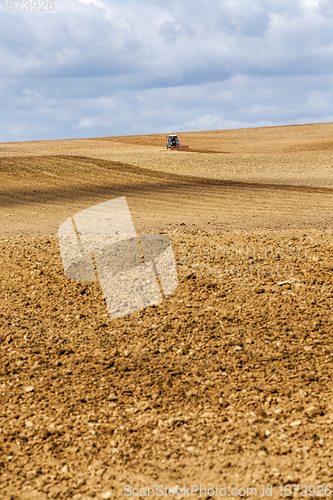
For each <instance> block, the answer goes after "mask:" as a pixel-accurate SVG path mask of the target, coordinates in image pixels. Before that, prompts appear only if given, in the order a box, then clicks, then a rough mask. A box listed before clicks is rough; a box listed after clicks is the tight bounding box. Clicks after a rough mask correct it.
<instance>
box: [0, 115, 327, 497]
mask: <svg viewBox="0 0 333 500" xmlns="http://www.w3.org/2000/svg"><path fill="white" fill-rule="evenodd" d="M330 130H332V125H331V124H321V125H307V126H295V127H271V128H268V129H249V130H241V131H219V132H218V131H217V132H203V133H193V134H179V136H180V138H181V142H184V143H189V144H191V145H192V146H193V147H195V148H196V149H200V148H201V149H204V150H207V151H209V153H206V154H205V155H202V154H201V153H194V152H193V151H192V154H190V153H185V154H184V153H183V152H170V151H165V150H163V149H162V148H163V144H162V145H160V144H159V143H158V144H155V145H154V144H153V145H152V146H150V145H147V142H148V143H149V144H151V143H152V142H153V141H156V143H157V142H158V141H159V140H160V136H147V137H146V138H143V136H140V137H137V138H136V139H135V138H130V137H127V138H110V139H108V138H107V139H103V140H99V139H91V140H79V141H47V142H45V143H44V142H36V143H10V144H9V143H7V144H1V145H0V176H1V184H0V186H1V199H0V200H1V203H0V217H1V233H0V247H1V254H0V255H1V257H0V259H1V264H0V265H1V296H2V297H3V300H2V307H1V312H0V324H1V334H0V335H1V364H0V396H1V409H0V412H1V413H0V462H1V469H0V470H1V480H0V481H1V483H0V498H4V499H7V500H9V499H20V500H21V499H23V500H25V499H26V500H30V499H36V500H37V499H38V500H39V499H41V500H44V499H48V498H59V499H76V500H88V499H92V498H95V499H98V500H99V499H106V498H112V499H119V498H124V497H125V498H126V496H124V486H125V485H131V487H132V488H134V487H139V488H140V487H141V488H146V491H147V489H148V487H151V488H152V487H156V486H157V485H163V486H164V485H165V486H166V487H168V488H174V487H183V486H184V485H186V487H190V486H191V485H201V486H202V487H204V488H209V487H211V488H215V487H216V486H219V488H223V487H224V488H226V490H227V494H226V496H230V497H232V493H231V488H233V487H234V488H237V489H239V488H245V489H246V488H254V487H256V488H257V490H258V497H261V496H263V495H262V488H263V485H265V488H268V487H269V486H270V485H272V486H273V498H280V490H279V489H278V487H279V486H280V485H286V484H299V485H306V486H307V487H309V486H310V485H315V486H316V494H315V496H317V494H318V496H320V493H321V491H323V492H324V491H325V490H324V489H323V490H321V489H320V487H318V485H324V488H325V486H326V485H328V484H330V480H331V479H332V467H333V460H332V458H331V455H332V448H333V436H332V433H331V425H332V422H333V398H332V385H333V383H332V374H333V370H332V368H331V367H332V356H333V342H332V340H331V333H332V319H333V316H332V312H331V309H332V297H333V279H332V265H333V259H332V246H333V222H332V215H331V213H332V212H331V209H332V201H331V200H332V195H333V192H332V189H331V186H332V187H333V183H332V180H333V179H332V174H331V169H330V166H332V165H333V163H332V152H330V151H326V150H325V147H326V148H328V144H329V140H330V139H329V131H330ZM285 133H286V135H285V138H284V140H282V139H283V138H281V135H283V134H285ZM200 134H201V135H200ZM216 136H219V137H220V139H221V143H219V144H218V145H217V142H218V141H217V138H216ZM228 137H229V140H230V141H231V137H234V138H235V141H236V142H237V141H238V145H239V144H241V143H242V142H243V143H244V144H245V142H244V141H245V139H244V138H246V137H248V138H249V139H248V142H247V144H246V148H248V149H247V152H246V153H245V155H243V154H241V153H240V152H239V151H234V152H232V150H231V149H232V148H233V147H236V146H232V145H231V143H230V144H228V151H230V153H229V157H228V158H229V159H228V162H233V167H232V168H231V167H230V168H229V170H226V169H222V170H221V167H220V165H221V163H214V162H222V164H223V162H224V161H225V159H224V160H222V159H220V157H221V158H222V157H223V154H222V153H219V154H217V153H211V151H212V150H213V151H219V149H222V148H226V144H227V142H228V140H227V138H228ZM251 137H252V141H253V144H252V145H251ZM135 140H137V141H138V143H137V144H136V143H135V142H134V141H135ZM119 141H120V142H119ZM140 141H141V142H140ZM145 141H146V142H145ZM223 141H225V142H224V143H223ZM311 141H312V142H311ZM231 142H232V141H231ZM256 142H257V146H256V147H257V148H258V153H251V151H250V149H251V148H252V147H253V148H254V147H255V143H256ZM101 144H103V146H101ZM265 144H266V145H265ZM268 144H270V145H271V146H270V147H271V150H269V148H267V145H268ZM237 147H238V146H237ZM242 147H243V146H242ZM244 147H245V146H244ZM265 148H266V149H265ZM297 148H298V149H297ZM306 148H308V149H306ZM311 149H312V152H310V151H311ZM259 150H260V151H259ZM270 151H271V152H270ZM250 154H251V155H254V159H252V160H250V156H246V155H250ZM170 155H171V156H170ZM256 155H257V156H256ZM262 155H264V156H262ZM265 155H266V156H265ZM306 155H311V156H306ZM224 156H225V155H224ZM203 157H204V158H205V160H204V163H202V164H201V165H200V162H201V161H202V160H201V158H203ZM260 158H266V159H267V165H268V167H267V169H266V170H264V169H260V168H259V167H258V164H260V161H263V160H260V161H259V159H260ZM309 158H311V162H310V161H309ZM247 159H248V160H249V165H250V167H251V165H253V169H250V172H247V178H246V179H245V174H244V172H243V170H242V168H241V167H240V164H241V163H242V162H243V164H244V165H245V164H246V162H247ZM305 160H306V161H305ZM251 161H252V162H253V163H252V164H251ZM154 165H155V166H154ZM214 165H215V166H214ZM255 165H257V167H258V168H255ZM287 165H289V166H291V167H290V168H288V167H287ZM259 166H260V165H259ZM180 167H181V168H180ZM200 168H201V170H200ZM288 173H291V174H292V175H291V176H290V177H288V175H287V174H288ZM176 174H177V175H176ZM179 174H181V175H179ZM184 174H186V175H184ZM288 180H290V182H288ZM305 181H307V182H305ZM123 195H125V196H126V199H127V201H128V204H129V207H130V211H131V214H132V217H133V221H134V224H135V227H136V229H137V231H138V233H139V232H141V233H149V232H156V233H158V232H161V233H164V234H167V235H168V236H169V237H170V239H171V241H172V244H173V248H174V252H175V255H176V260H177V266H178V274H179V285H178V288H177V290H176V291H175V292H174V293H173V294H172V296H171V297H169V298H168V299H164V301H163V302H162V303H161V304H160V305H158V306H154V307H151V308H148V309H146V310H144V311H140V312H138V313H135V314H132V315H130V316H127V317H124V318H120V319H117V320H111V319H110V316H109V315H108V312H107V309H106V306H105V302H104V299H103V296H102V293H101V289H100V287H99V285H98V283H94V284H89V283H77V282H73V281H70V280H68V279H67V278H66V277H65V275H64V273H63V268H62V263H61V258H60V254H59V246H58V242H57V237H56V232H57V229H58V227H59V225H60V224H61V223H62V222H63V221H64V220H65V219H66V218H67V217H70V216H71V215H73V214H75V213H77V212H78V211H80V210H82V209H83V208H87V207H89V206H91V205H93V204H96V203H100V202H102V201H105V200H108V199H112V198H115V197H118V196H123ZM283 488H284V486H283ZM332 489H333V485H332ZM172 491H173V490H170V496H171V493H172ZM142 493H143V490H142ZM303 493H304V489H303ZM326 493H327V494H324V496H329V495H328V490H326ZM146 494H147V493H146ZM150 495H151V493H150ZM245 496H246V495H245ZM249 496H250V495H249ZM307 496H311V495H309V491H308V495H307ZM312 496H313V495H312ZM295 497H296V498H304V496H303V497H302V496H301V495H300V492H298V493H297V494H296V495H295ZM129 498H134V496H131V497H129ZM162 498H163V497H162ZM164 498H168V497H167V496H164ZM175 498H177V496H176V497H175ZM192 498H209V496H208V491H207V492H206V494H204V492H202V495H201V497H200V496H199V494H198V493H197V494H193V496H192Z"/></svg>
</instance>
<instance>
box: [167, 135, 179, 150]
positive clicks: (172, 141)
mask: <svg viewBox="0 0 333 500" xmlns="http://www.w3.org/2000/svg"><path fill="white" fill-rule="evenodd" d="M167 139H168V144H167V147H169V148H170V147H177V146H179V141H178V137H177V136H176V135H169V137H167Z"/></svg>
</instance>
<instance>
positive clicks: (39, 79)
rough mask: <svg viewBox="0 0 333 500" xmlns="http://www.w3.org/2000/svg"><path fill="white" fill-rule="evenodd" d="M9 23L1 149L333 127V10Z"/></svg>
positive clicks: (78, 4)
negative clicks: (20, 144) (287, 126)
mask: <svg viewBox="0 0 333 500" xmlns="http://www.w3.org/2000/svg"><path fill="white" fill-rule="evenodd" d="M54 5H55V8H54V11H53V12H45V13H41V12H22V11H20V12H8V11H5V12H2V13H1V16H0V56H1V57H0V74H1V80H0V91H1V94H2V96H3V99H2V104H1V118H0V137H1V139H0V140H3V141H10V140H28V139H48V138H67V137H68V138H69V137H89V136H100V135H117V134H119V135H121V134H131V133H147V132H150V133H151V132H154V131H156V132H160V131H168V130H178V131H179V130H200V129H205V128H207V129H214V128H230V127H242V126H258V125H265V124H268V125H273V124H284V123H302V122H313V121H318V122H319V121H331V120H332V116H333V99H332V92H331V88H332V85H331V84H332V69H331V68H332V56H333V35H332V28H331V26H332V18H333V7H332V3H331V1H330V0H298V1H295V2H290V1H289V0H288V1H286V0H280V1H279V2H275V1H274V0H238V1H237V2H234V0H221V1H218V2H216V0H214V1H213V0H191V1H190V0H182V2H179V1H176V0H171V1H170V2H168V3H167V4H165V3H162V2H156V0H154V1H153V0H144V1H141V0H140V1H139V0H129V1H127V2H124V1H122V2H121V1H118V2H116V1H106V0H94V1H90V2H88V1H87V0H84V1H83V0H82V1H78V0H67V1H66V2H65V0H55V1H54Z"/></svg>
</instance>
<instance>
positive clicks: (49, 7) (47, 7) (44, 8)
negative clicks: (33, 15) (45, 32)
mask: <svg viewBox="0 0 333 500" xmlns="http://www.w3.org/2000/svg"><path fill="white" fill-rule="evenodd" d="M0 5H1V10H2V11H7V12H19V11H20V12H52V11H54V0H3V1H2V2H0Z"/></svg>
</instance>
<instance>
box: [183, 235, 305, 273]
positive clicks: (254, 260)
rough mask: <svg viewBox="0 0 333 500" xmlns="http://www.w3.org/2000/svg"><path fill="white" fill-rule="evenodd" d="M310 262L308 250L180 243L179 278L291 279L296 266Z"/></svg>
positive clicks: (283, 247) (289, 247) (282, 247)
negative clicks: (190, 245)
mask: <svg viewBox="0 0 333 500" xmlns="http://www.w3.org/2000/svg"><path fill="white" fill-rule="evenodd" d="M308 260H309V255H308V249H307V248H306V247H299V246H297V247H291V246H284V245H280V246H277V247H266V246H260V247H256V246H244V245H242V244H238V243H236V244H235V245H232V246H217V247H207V246H205V247H199V246H197V247H194V248H190V247H189V245H187V244H186V243H181V244H180V248H179V262H178V270H179V275H180V276H183V277H188V276H190V275H193V276H194V277H203V278H208V277H210V276H212V277H215V278H237V279H240V278H270V277H274V276H275V277H278V278H280V277H283V278H284V277H286V278H290V277H291V276H293V275H294V273H295V265H296V263H301V262H306V261H308Z"/></svg>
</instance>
